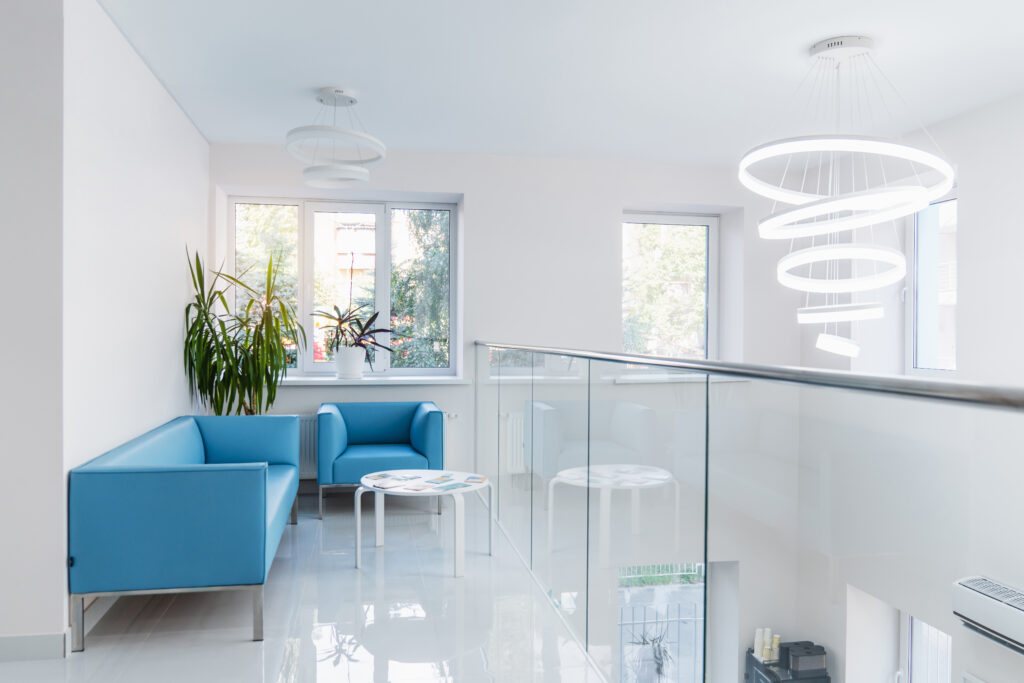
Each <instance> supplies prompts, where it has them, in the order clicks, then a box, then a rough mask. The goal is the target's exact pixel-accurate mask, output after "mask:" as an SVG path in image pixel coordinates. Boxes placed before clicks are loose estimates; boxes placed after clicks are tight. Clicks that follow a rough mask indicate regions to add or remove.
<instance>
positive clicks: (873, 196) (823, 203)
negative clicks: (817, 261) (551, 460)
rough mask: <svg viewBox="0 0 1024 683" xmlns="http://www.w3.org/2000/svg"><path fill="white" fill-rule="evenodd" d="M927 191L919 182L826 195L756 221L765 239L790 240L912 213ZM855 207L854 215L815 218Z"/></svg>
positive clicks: (923, 201) (925, 202)
mask: <svg viewBox="0 0 1024 683" xmlns="http://www.w3.org/2000/svg"><path fill="white" fill-rule="evenodd" d="M928 201H929V200H928V191H927V189H925V188H924V187H921V186H916V185H899V186H895V187H881V188H877V189H873V190H861V191H860V192H850V193H847V194H842V195H838V196H836V197H825V198H824V199H819V200H817V201H814V202H810V203H808V204H803V205H801V206H798V207H796V208H794V209H787V210H786V211H780V212H778V213H774V214H772V215H770V216H767V217H765V218H762V219H761V220H759V221H758V222H757V232H758V234H759V235H760V236H761V237H762V238H763V239H766V240H788V239H795V238H798V237H817V236H820V235H830V234H833V233H839V232H847V231H850V230H856V229H857V228H865V227H868V226H870V225H878V224H880V223H885V222H888V221H892V220H896V219H898V218H903V217H904V216H909V215H910V214H912V213H916V212H918V211H920V210H921V209H924V208H926V207H927V206H928ZM841 211H853V212H855V213H853V214H852V215H848V216H839V217H835V218H829V219H827V220H823V221H812V219H815V218H820V217H822V216H828V215H830V214H836V213H838V212H841Z"/></svg>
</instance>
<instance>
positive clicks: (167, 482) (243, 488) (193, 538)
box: [68, 415, 299, 651]
mask: <svg viewBox="0 0 1024 683" xmlns="http://www.w3.org/2000/svg"><path fill="white" fill-rule="evenodd" d="M298 487H299V420H298V417H295V416H283V415H281V416H277V415H275V416H264V415H261V416H224V417H212V416H202V417H200V416H197V417H179V418H177V419H175V420H172V421H171V422H168V423H167V424H165V425H163V426H160V427H157V428H156V429H154V430H152V431H150V432H147V433H145V434H143V435H142V436H140V437H138V438H136V439H134V440H132V441H129V442H128V443H126V444H123V445H121V446H119V447H117V448H115V449H114V450H112V451H109V452H108V453H105V454H104V455H101V456H99V457H98V458H95V459H93V460H90V461H89V462H87V463H85V464H84V465H81V466H79V467H76V468H75V469H73V470H71V472H70V474H69V480H68V549H69V550H68V555H69V557H68V585H69V592H70V593H71V606H72V650H74V651H81V650H82V649H84V647H85V637H84V624H83V607H84V600H85V599H86V598H89V597H93V596H98V595H124V594H133V593H166V592H180V591H198V590H232V589H234V590H238V589H245V590H251V591H252V592H253V640H263V584H264V583H265V582H266V579H267V574H268V573H269V572H270V565H271V563H272V562H273V560H274V555H275V554H276V553H277V546H278V544H279V543H280V541H281V535H282V533H283V532H284V527H285V524H286V523H288V522H289V521H290V522H291V523H292V524H294V523H295V522H296V512H297V507H296V504H297V498H296V494H297V493H298ZM289 512H290V513H291V514H290V520H289Z"/></svg>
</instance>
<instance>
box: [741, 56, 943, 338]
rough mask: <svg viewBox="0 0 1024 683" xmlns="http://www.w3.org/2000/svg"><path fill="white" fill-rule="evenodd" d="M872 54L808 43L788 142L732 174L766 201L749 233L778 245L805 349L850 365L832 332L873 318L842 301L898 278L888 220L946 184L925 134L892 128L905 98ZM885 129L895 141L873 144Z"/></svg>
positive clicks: (874, 308) (894, 232) (896, 236)
mask: <svg viewBox="0 0 1024 683" xmlns="http://www.w3.org/2000/svg"><path fill="white" fill-rule="evenodd" d="M872 48H873V42H872V41H871V39H870V38H866V37H864V36H837V37H835V38H828V39H826V40H822V41H820V42H818V43H815V44H814V45H813V46H812V47H811V49H810V55H811V58H812V65H811V68H810V69H809V70H808V73H807V76H806V77H805V79H804V81H803V82H802V83H801V84H800V86H799V87H798V88H797V91H796V93H794V96H793V97H792V99H791V102H792V104H793V106H794V108H795V109H796V111H795V113H794V115H793V116H792V117H790V120H789V121H787V122H786V123H787V125H790V124H792V125H791V127H790V130H788V131H787V132H789V134H788V135H781V136H779V137H778V139H775V140H772V141H771V142H767V143H764V144H761V145H758V146H756V147H754V148H753V149H751V150H750V151H749V152H747V153H746V154H744V155H743V157H742V158H741V159H740V161H739V165H738V175H737V177H738V179H739V181H740V183H741V184H742V185H743V186H744V187H746V188H747V189H748V190H750V191H751V192H754V193H755V194H757V195H759V196H761V197H764V198H766V199H769V200H771V201H773V202H775V204H776V205H775V206H773V207H772V210H771V213H770V214H769V215H767V216H765V217H764V218H762V219H761V220H759V221H758V234H759V235H760V236H761V237H762V238H763V239H768V240H789V241H790V249H789V253H788V254H787V255H786V256H783V257H782V258H781V259H780V260H779V262H778V265H777V267H776V276H777V278H778V281H779V283H780V284H782V285H783V286H784V287H787V288H790V289H795V290H798V291H801V292H805V293H806V295H807V297H806V299H807V300H806V301H805V304H804V306H803V307H801V308H800V309H799V310H798V311H797V322H798V323H800V324H803V325H808V324H821V325H824V326H825V331H824V332H822V334H820V335H819V337H818V341H817V344H816V346H817V348H819V349H821V350H824V351H827V352H829V353H835V354H839V355H843V356H847V357H856V356H857V354H858V353H859V352H860V347H859V346H858V345H857V344H856V343H855V342H854V341H852V340H850V339H847V338H846V337H844V336H842V335H841V334H840V330H839V327H838V325H839V324H840V323H851V322H858V321H870V320H875V319H878V318H881V317H882V316H883V315H884V308H883V307H882V305H881V304H879V303H874V302H873V303H854V302H851V301H850V300H849V298H850V295H851V294H853V293H855V292H866V291H871V290H876V289H880V288H883V287H887V286H890V285H893V284H895V283H897V282H900V281H901V280H902V279H903V278H904V277H905V276H906V272H907V265H906V257H905V256H904V253H903V251H902V249H901V248H900V240H901V237H900V235H901V232H902V225H899V224H897V221H900V220H901V219H904V218H906V217H908V216H912V215H914V214H915V213H916V212H918V211H921V210H922V209H924V208H925V207H927V206H928V204H929V203H930V202H934V201H936V200H938V199H941V198H942V197H943V196H945V195H946V194H947V193H948V192H949V191H950V190H951V189H952V188H953V185H954V180H955V172H954V169H953V166H952V165H951V164H950V163H949V162H948V161H947V160H946V159H944V158H943V157H942V154H941V150H938V145H935V144H934V140H931V138H930V136H928V135H927V131H924V133H925V137H924V139H926V140H930V142H931V143H933V146H934V148H935V149H934V150H931V151H930V150H926V149H923V148H921V147H919V146H915V145H912V144H908V143H907V142H906V141H905V139H903V137H902V134H903V133H905V132H906V125H905V123H906V121H907V120H914V119H913V117H910V119H907V118H906V117H905V118H904V119H901V120H899V121H896V114H895V113H894V111H895V109H896V105H902V106H903V107H905V106H906V105H905V101H904V100H903V98H902V97H900V96H899V93H898V92H896V91H895V88H894V87H893V86H892V83H891V82H890V81H889V79H888V78H887V77H886V76H885V74H884V73H883V72H882V71H881V69H880V68H879V67H878V65H877V64H876V63H875V61H874V57H873V56H872ZM805 86H806V89H805ZM883 119H886V120H883ZM887 125H888V126H890V127H892V128H894V129H895V132H896V133H897V135H896V136H893V137H890V136H884V135H879V132H880V131H881V130H882V129H883V128H885V127H886V126H887ZM794 132H796V133H799V134H797V135H793V134H792V133H794ZM807 132H813V133H815V134H813V135H809V134H807ZM779 204H781V205H782V206H778V205H779ZM812 297H814V298H817V299H818V300H817V301H814V302H812ZM833 326H834V327H833Z"/></svg>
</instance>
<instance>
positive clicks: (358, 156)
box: [285, 88, 387, 188]
mask: <svg viewBox="0 0 1024 683" xmlns="http://www.w3.org/2000/svg"><path fill="white" fill-rule="evenodd" d="M316 99H317V101H318V102H319V103H320V104H321V105H322V106H321V108H320V112H319V113H318V114H317V115H316V118H315V119H314V120H313V124H312V125H309V126H299V127H298V128H293V129H291V130H290V131H288V135H286V136H285V149H286V150H287V151H288V153H289V154H291V155H292V156H293V157H295V158H296V159H298V160H299V161H301V162H303V163H305V164H309V166H308V167H307V168H306V169H305V170H304V171H303V172H302V178H303V180H304V181H305V183H306V184H307V185H310V186H311V187H323V188H335V187H345V186H347V185H350V184H351V183H353V182H366V181H368V180H369V179H370V171H369V167H370V166H373V165H376V164H379V163H380V162H382V161H384V159H385V158H387V148H386V147H385V146H384V143H383V142H381V141H380V140H378V139H377V138H375V137H373V136H372V135H370V134H369V133H367V132H366V131H365V127H363V125H362V121H361V120H360V119H359V115H358V114H355V113H354V110H353V109H352V107H353V106H354V105H355V104H356V103H357V102H358V101H359V100H358V99H357V98H356V96H355V93H353V92H352V91H351V90H345V89H343V88H321V89H320V91H319V92H318V93H317V98H316ZM328 108H329V109H328ZM340 108H346V109H348V119H349V125H350V126H351V127H349V128H344V127H341V126H338V110H339V109H340ZM328 112H329V113H330V125H327V123H326V119H327V118H328ZM320 121H325V122H323V123H321V122H320ZM357 122H358V124H359V126H360V127H363V128H364V130H356V123H357Z"/></svg>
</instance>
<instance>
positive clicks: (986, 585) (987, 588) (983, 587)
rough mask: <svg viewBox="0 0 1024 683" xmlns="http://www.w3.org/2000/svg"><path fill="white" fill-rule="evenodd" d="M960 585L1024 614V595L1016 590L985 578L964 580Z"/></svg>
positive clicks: (977, 577) (978, 577)
mask: <svg viewBox="0 0 1024 683" xmlns="http://www.w3.org/2000/svg"><path fill="white" fill-rule="evenodd" d="M960 585H961V586H965V587H967V588H970V589H971V590H973V591H977V592H978V593H981V594H982V595H986V596H988V597H990V598H992V599H993V600H998V601H999V602H1001V603H1003V604H1005V605H1009V606H1010V607H1014V608H1016V609H1019V610H1020V611H1022V612H1024V593H1021V592H1020V591H1017V590H1014V589H1012V588H1010V587H1009V586H1004V585H1003V584H1001V583H996V582H995V581H992V580H990V579H986V578H985V577H983V576H976V577H974V578H972V579H964V580H963V581H961V582H960Z"/></svg>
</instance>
